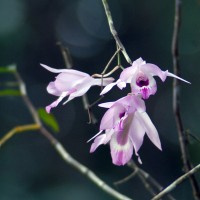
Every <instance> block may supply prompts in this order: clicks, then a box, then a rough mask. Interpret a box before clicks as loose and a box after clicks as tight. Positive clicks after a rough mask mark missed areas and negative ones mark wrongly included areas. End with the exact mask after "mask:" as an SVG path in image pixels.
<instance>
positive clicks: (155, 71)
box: [140, 63, 167, 82]
mask: <svg viewBox="0 0 200 200" xmlns="http://www.w3.org/2000/svg"><path fill="white" fill-rule="evenodd" d="M140 69H141V70H144V71H146V72H147V73H150V74H151V75H152V76H158V77H159V78H160V79H161V80H162V81H163V82H164V81H165V79H166V77H167V74H166V72H164V71H162V70H161V69H160V68H159V67H158V66H156V65H154V64H150V63H147V64H144V65H141V66H140Z"/></svg>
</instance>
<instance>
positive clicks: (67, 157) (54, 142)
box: [1, 71, 131, 200]
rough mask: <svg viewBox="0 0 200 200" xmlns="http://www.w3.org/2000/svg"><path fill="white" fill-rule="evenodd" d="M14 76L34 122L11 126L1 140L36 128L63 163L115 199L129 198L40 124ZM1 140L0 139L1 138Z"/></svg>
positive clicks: (34, 110) (35, 111)
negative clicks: (78, 158)
mask: <svg viewBox="0 0 200 200" xmlns="http://www.w3.org/2000/svg"><path fill="white" fill-rule="evenodd" d="M14 74H15V77H16V79H17V81H18V83H19V87H20V91H21V93H22V95H21V96H22V99H23V100H24V103H25V105H26V106H27V108H28V109H29V111H30V113H31V115H32V117H33V120H34V122H35V124H31V125H25V126H19V127H15V128H13V129H12V130H11V131H9V133H8V134H6V136H5V139H3V142H6V141H7V140H8V139H10V138H11V137H12V136H13V135H14V134H15V133H19V132H23V131H25V130H26V131H28V130H38V129H39V131H40V132H41V133H42V134H43V135H44V136H45V138H46V139H47V140H48V141H49V142H50V143H51V144H52V146H53V147H54V149H55V150H56V151H57V152H58V154H59V156H60V157H61V158H63V160H64V161H65V163H67V164H69V165H70V166H72V167H73V168H74V169H76V170H77V171H78V172H79V173H81V174H83V175H84V176H85V177H87V178H88V179H89V180H90V181H92V182H93V183H94V184H95V185H96V186H98V187H99V188H100V189H101V190H102V191H104V192H106V193H107V194H109V195H110V196H113V197H114V198H116V199H120V200H131V198H129V197H127V196H125V195H123V194H121V193H119V192H118V191H116V190H114V189H113V188H112V187H110V186H109V185H107V184H106V183H105V182H104V181H103V180H101V179H100V178H99V177H98V176H97V175H96V174H95V173H94V172H93V171H91V170H90V169H89V168H87V167H86V166H84V165H83V164H81V163H80V162H78V161H77V160H75V159H74V158H73V157H72V156H71V155H70V154H69V153H68V152H67V151H66V149H65V148H64V147H63V146H62V144H61V143H60V142H59V141H58V140H57V139H56V138H55V137H54V136H53V135H52V134H51V133H50V132H49V131H48V130H47V129H46V128H45V127H44V126H43V125H42V122H41V121H40V118H39V115H38V113H37V110H36V108H35V107H34V106H33V104H32V102H31V101H30V99H29V97H28V95H27V92H26V86H25V84H24V82H23V80H22V78H21V76H20V74H19V73H18V72H17V71H15V72H14ZM1 141H2V140H1Z"/></svg>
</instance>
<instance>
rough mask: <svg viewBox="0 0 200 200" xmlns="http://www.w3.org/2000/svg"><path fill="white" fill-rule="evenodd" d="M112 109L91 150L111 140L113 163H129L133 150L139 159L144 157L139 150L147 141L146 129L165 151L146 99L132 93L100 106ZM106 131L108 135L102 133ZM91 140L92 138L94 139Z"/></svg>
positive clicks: (108, 112) (106, 115)
mask: <svg viewBox="0 0 200 200" xmlns="http://www.w3.org/2000/svg"><path fill="white" fill-rule="evenodd" d="M99 106H100V107H105V108H109V109H108V110H107V112H106V113H105V114H104V116H103V118H102V120H101V124H100V132H99V133H97V135H95V136H94V137H93V138H91V139H90V140H92V139H94V138H95V140H94V142H93V144H92V145H91V148H90V152H91V153H92V152H94V151H95V150H96V149H97V147H99V145H101V144H107V143H108V142H109V143H110V150H111V157H112V162H113V164H115V165H125V164H126V163H127V162H128V161H129V160H130V159H131V157H132V154H133V149H134V151H135V154H136V156H138V161H139V162H140V163H142V162H141V159H140V157H139V155H138V151H139V149H140V147H141V145H142V143H143V139H144V135H145V132H146V134H147V136H148V137H149V139H150V140H151V142H152V143H153V144H154V145H155V146H156V147H157V148H158V149H160V150H161V143H160V139H159V136H158V132H157V130H156V128H155V126H154V125H153V123H152V122H151V120H150V118H149V116H148V115H147V113H146V112H145V111H146V107H145V104H144V101H143V100H142V99H141V98H140V97H139V96H135V95H128V96H126V97H123V98H121V99H119V100H117V101H115V102H107V103H103V104H100V105H99ZM103 131H105V133H104V134H101V133H102V132H103ZM90 140H89V141H90Z"/></svg>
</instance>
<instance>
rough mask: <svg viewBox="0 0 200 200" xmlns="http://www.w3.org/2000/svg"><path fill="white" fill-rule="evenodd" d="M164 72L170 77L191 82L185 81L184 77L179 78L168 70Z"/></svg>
mask: <svg viewBox="0 0 200 200" xmlns="http://www.w3.org/2000/svg"><path fill="white" fill-rule="evenodd" d="M166 74H167V76H171V77H173V78H177V79H179V80H181V81H184V82H186V83H189V84H191V83H190V82H188V81H186V80H185V79H182V78H180V77H179V76H176V75H175V74H172V73H170V72H168V71H166Z"/></svg>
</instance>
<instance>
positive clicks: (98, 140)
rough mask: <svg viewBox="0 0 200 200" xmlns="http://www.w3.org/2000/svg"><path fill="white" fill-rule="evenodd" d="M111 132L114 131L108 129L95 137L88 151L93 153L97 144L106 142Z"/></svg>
mask: <svg viewBox="0 0 200 200" xmlns="http://www.w3.org/2000/svg"><path fill="white" fill-rule="evenodd" d="M113 133H114V131H113V130H108V131H107V132H106V133H105V134H102V135H100V136H98V137H96V138H95V140H94V142H93V143H92V145H91V148H90V153H93V152H94V151H95V150H96V149H97V148H98V147H99V145H101V144H104V145H105V144H107V143H108V142H109V141H110V139H111V136H112V134H113Z"/></svg>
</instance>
